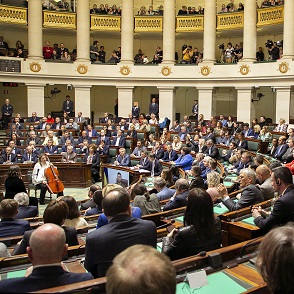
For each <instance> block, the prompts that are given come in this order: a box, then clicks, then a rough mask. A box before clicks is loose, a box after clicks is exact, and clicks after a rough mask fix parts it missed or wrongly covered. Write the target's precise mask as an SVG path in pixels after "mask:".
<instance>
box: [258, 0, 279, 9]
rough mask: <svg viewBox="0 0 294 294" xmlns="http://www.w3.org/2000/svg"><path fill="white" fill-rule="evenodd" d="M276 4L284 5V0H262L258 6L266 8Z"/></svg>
mask: <svg viewBox="0 0 294 294" xmlns="http://www.w3.org/2000/svg"><path fill="white" fill-rule="evenodd" d="M278 5H284V0H264V1H262V3H261V5H260V8H267V7H272V6H278Z"/></svg>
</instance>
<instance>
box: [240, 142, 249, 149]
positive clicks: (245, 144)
mask: <svg viewBox="0 0 294 294" xmlns="http://www.w3.org/2000/svg"><path fill="white" fill-rule="evenodd" d="M238 147H239V148H244V149H246V150H248V141H247V140H244V141H242V142H241V141H239V142H238Z"/></svg>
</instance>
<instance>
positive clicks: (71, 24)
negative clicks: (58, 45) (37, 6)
mask: <svg viewBox="0 0 294 294" xmlns="http://www.w3.org/2000/svg"><path fill="white" fill-rule="evenodd" d="M43 26H44V27H51V28H63V29H76V28H77V26H76V14H75V13H69V12H56V11H47V10H44V11H43Z"/></svg>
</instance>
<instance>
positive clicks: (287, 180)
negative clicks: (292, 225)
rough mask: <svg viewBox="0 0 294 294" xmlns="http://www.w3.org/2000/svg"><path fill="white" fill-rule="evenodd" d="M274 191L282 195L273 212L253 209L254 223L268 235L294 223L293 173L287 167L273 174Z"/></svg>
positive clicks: (274, 171)
mask: <svg viewBox="0 0 294 294" xmlns="http://www.w3.org/2000/svg"><path fill="white" fill-rule="evenodd" d="M271 179H272V185H273V187H274V190H275V191H276V192H278V195H281V196H280V197H279V198H278V199H277V200H276V202H275V204H274V207H273V210H272V211H269V212H266V211H264V210H262V209H261V208H259V207H254V208H253V209H252V215H253V217H254V223H255V224H256V225H257V226H258V227H259V228H261V229H262V230H263V232H264V233H267V232H268V231H269V230H270V229H272V228H273V227H276V226H282V225H285V224H286V223H288V222H293V221H294V185H293V180H292V173H291V171H290V170H289V169H288V168H287V167H285V166H282V167H278V168H275V169H274V170H273V171H272V174H271Z"/></svg>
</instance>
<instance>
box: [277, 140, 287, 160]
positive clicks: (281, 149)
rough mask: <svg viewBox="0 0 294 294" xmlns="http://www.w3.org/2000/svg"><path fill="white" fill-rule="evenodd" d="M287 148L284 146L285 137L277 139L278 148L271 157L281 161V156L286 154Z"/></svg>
mask: <svg viewBox="0 0 294 294" xmlns="http://www.w3.org/2000/svg"><path fill="white" fill-rule="evenodd" d="M288 148H289V146H288V145H287V144H286V137H285V136H281V137H280V138H279V139H278V147H277V149H276V151H275V153H274V155H273V157H274V158H276V159H278V160H280V161H281V160H282V157H283V155H284V154H285V153H286V151H287V149H288Z"/></svg>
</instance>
